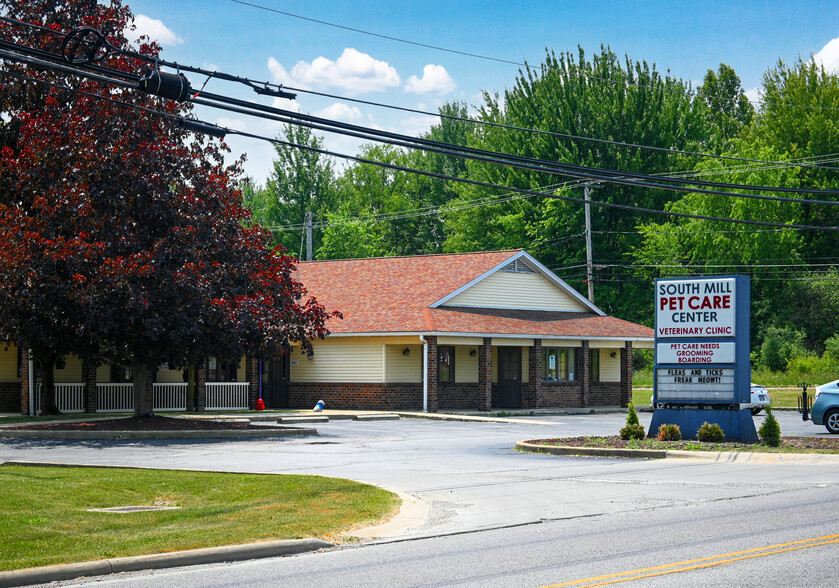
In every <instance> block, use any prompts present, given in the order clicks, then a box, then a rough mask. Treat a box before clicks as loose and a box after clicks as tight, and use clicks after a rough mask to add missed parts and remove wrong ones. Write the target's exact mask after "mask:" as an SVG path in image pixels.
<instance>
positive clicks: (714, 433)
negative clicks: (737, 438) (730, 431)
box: [696, 421, 725, 443]
mask: <svg viewBox="0 0 839 588" xmlns="http://www.w3.org/2000/svg"><path fill="white" fill-rule="evenodd" d="M696 439H697V440H698V441H704V442H705V443H719V442H721V441H724V440H725V433H724V432H723V430H722V427H721V426H719V425H718V424H717V423H714V424H713V425H712V424H711V423H709V422H708V421H705V422H704V423H702V426H701V427H699V429H697V430H696Z"/></svg>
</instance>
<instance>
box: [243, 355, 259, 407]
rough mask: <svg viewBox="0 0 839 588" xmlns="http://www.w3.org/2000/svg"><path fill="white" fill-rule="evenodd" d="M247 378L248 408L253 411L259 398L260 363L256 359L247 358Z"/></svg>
mask: <svg viewBox="0 0 839 588" xmlns="http://www.w3.org/2000/svg"><path fill="white" fill-rule="evenodd" d="M245 378H246V379H247V382H248V407H249V408H250V409H251V410H253V409H255V408H256V399H257V398H258V397H259V362H258V361H257V359H256V358H255V357H250V356H247V357H246V358H245Z"/></svg>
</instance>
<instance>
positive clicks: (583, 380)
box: [580, 341, 591, 407]
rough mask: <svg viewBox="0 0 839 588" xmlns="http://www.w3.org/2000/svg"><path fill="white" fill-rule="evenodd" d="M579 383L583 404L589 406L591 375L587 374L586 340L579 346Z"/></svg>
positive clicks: (587, 355)
mask: <svg viewBox="0 0 839 588" xmlns="http://www.w3.org/2000/svg"><path fill="white" fill-rule="evenodd" d="M580 384H581V392H582V402H583V406H584V407H586V406H591V377H590V374H589V354H588V341H583V346H582V347H580Z"/></svg>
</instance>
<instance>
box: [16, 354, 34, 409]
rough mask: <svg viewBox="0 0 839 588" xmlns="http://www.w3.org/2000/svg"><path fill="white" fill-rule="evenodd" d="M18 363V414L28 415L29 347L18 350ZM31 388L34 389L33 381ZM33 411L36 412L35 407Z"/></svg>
mask: <svg viewBox="0 0 839 588" xmlns="http://www.w3.org/2000/svg"><path fill="white" fill-rule="evenodd" d="M20 364H21V365H20V414H22V415H24V416H29V378H30V376H32V374H30V373H29V349H27V348H25V347H24V348H23V349H21V350H20ZM33 378H34V376H33ZM32 389H33V390H34V389H35V384H34V383H33V384H32ZM32 400H33V402H34V400H35V399H34V398H33V399H32ZM34 412H38V409H37V407H36V408H35V411H34Z"/></svg>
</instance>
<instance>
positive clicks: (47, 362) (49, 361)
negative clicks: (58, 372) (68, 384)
mask: <svg viewBox="0 0 839 588" xmlns="http://www.w3.org/2000/svg"><path fill="white" fill-rule="evenodd" d="M57 359H58V355H56V354H55V353H49V354H46V355H44V356H43V357H41V414H42V415H43V414H61V411H60V410H58V406H57V405H56V403H55V361H56V360H57Z"/></svg>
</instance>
